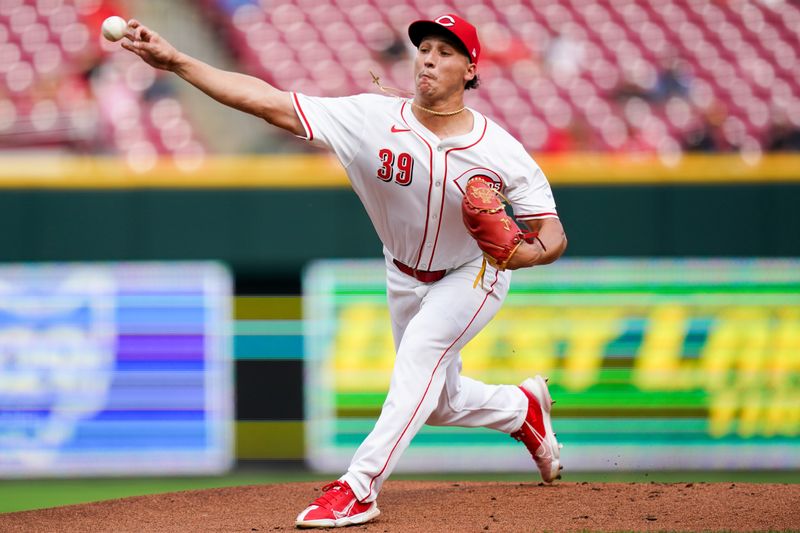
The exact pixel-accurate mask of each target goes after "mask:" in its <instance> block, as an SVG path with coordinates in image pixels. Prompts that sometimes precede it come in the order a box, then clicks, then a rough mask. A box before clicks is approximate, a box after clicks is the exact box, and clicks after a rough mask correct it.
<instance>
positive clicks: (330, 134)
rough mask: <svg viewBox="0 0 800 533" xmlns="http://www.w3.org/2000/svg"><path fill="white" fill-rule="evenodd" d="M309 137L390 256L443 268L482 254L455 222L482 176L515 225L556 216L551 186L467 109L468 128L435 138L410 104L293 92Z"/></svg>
mask: <svg viewBox="0 0 800 533" xmlns="http://www.w3.org/2000/svg"><path fill="white" fill-rule="evenodd" d="M293 100H294V105H295V110H296V112H297V115H298V117H300V119H301V121H302V123H303V126H304V128H305V131H306V138H307V139H308V140H310V141H312V142H314V143H319V144H322V145H324V146H326V147H328V148H330V149H332V150H333V151H334V152H335V153H336V155H337V157H338V158H339V161H341V163H342V165H344V168H345V169H346V171H347V175H348V176H349V178H350V182H351V183H352V186H353V189H354V190H355V192H356V194H358V196H359V198H360V199H361V201H362V202H363V204H364V207H365V208H366V210H367V214H368V215H369V217H370V219H371V220H372V224H373V225H374V226H375V230H376V231H377V233H378V236H379V238H380V239H381V241H382V242H383V244H384V246H385V247H386V250H387V251H388V253H389V254H391V256H392V257H393V258H395V259H397V260H399V261H401V262H402V263H405V264H406V265H408V266H410V267H412V268H414V269H419V270H444V269H451V268H455V267H457V266H460V265H463V264H464V263H466V262H467V261H469V260H471V259H474V258H475V257H478V256H480V255H481V252H480V249H479V248H478V245H477V243H476V242H475V240H474V239H473V238H472V237H471V236H470V235H469V233H467V230H466V228H465V227H464V223H463V221H462V218H461V200H462V198H463V195H464V192H463V191H464V186H465V184H466V182H467V180H469V179H470V178H472V177H474V176H478V175H480V176H484V177H485V178H487V179H488V180H490V181H491V182H492V183H493V185H494V186H495V187H496V188H497V189H498V190H500V191H501V192H502V193H503V194H505V196H506V197H507V198H508V199H509V201H510V202H511V205H512V207H513V209H514V213H515V216H516V217H517V218H518V219H521V220H525V219H535V218H549V217H557V214H556V207H555V202H554V200H553V195H552V192H551V191H550V185H549V184H548V182H547V180H546V179H545V176H544V174H543V173H542V170H541V169H540V168H539V166H538V165H537V164H536V162H535V161H534V160H533V159H532V158H531V157H530V155H528V153H527V152H526V151H525V149H524V148H523V146H522V145H521V144H520V143H519V142H518V141H517V140H516V139H514V138H513V137H512V136H511V135H510V134H509V133H508V132H506V131H505V130H504V129H503V128H501V127H500V126H498V125H497V124H496V123H494V122H492V121H491V120H489V119H487V118H486V117H485V116H483V115H482V114H480V113H478V112H477V111H473V110H471V109H469V110H468V112H471V113H472V114H473V117H474V126H473V128H472V131H471V132H469V133H467V134H465V135H459V136H457V137H450V138H447V139H444V140H440V139H439V138H438V137H437V136H436V135H434V134H433V133H432V132H430V131H429V130H428V129H427V128H425V126H423V125H422V124H421V123H420V122H419V121H418V120H417V119H416V118H415V117H414V114H413V113H412V112H411V109H412V107H411V102H410V101H409V100H404V99H400V98H394V97H387V96H382V95H377V94H361V95H356V96H350V97H344V98H316V97H308V96H304V95H301V94H294V95H293Z"/></svg>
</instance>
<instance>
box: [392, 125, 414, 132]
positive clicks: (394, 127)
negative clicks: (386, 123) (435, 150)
mask: <svg viewBox="0 0 800 533" xmlns="http://www.w3.org/2000/svg"><path fill="white" fill-rule="evenodd" d="M404 131H411V130H409V129H403V128H398V127H397V126H395V125H394V124H392V133H403V132H404Z"/></svg>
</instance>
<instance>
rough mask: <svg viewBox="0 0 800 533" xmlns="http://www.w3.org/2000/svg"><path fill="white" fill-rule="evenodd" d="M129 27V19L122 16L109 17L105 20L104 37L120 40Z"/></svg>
mask: <svg viewBox="0 0 800 533" xmlns="http://www.w3.org/2000/svg"><path fill="white" fill-rule="evenodd" d="M127 29H128V23H127V21H126V20H125V19H124V18H122V17H117V16H116V15H115V16H113V17H108V18H107V19H106V20H104V21H103V37H105V38H106V39H108V40H109V41H119V40H120V39H122V37H124V36H125V30H127Z"/></svg>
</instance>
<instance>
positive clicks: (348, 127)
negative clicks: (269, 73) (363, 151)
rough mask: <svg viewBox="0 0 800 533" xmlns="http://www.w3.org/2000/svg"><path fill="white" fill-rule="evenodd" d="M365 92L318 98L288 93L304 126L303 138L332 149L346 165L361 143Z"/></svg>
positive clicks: (353, 156)
mask: <svg viewBox="0 0 800 533" xmlns="http://www.w3.org/2000/svg"><path fill="white" fill-rule="evenodd" d="M366 96H367V95H355V96H347V97H341V98H322V97H314V96H306V95H303V94H300V93H292V101H293V103H294V109H295V112H296V113H297V116H298V117H299V118H300V122H302V124H303V128H304V129H305V133H306V134H305V137H304V138H305V139H306V140H308V141H311V142H312V143H315V144H318V145H322V146H324V147H326V148H329V149H331V150H333V152H334V153H335V154H336V156H337V157H338V158H339V161H341V162H342V164H343V165H344V166H345V167H346V166H348V165H349V164H350V163H351V162H352V161H353V159H354V158H355V156H356V154H357V153H358V149H359V147H360V146H361V142H362V133H363V131H364V121H365V119H366V114H367V110H368V105H367V102H366V101H365V100H366V98H365V97H366Z"/></svg>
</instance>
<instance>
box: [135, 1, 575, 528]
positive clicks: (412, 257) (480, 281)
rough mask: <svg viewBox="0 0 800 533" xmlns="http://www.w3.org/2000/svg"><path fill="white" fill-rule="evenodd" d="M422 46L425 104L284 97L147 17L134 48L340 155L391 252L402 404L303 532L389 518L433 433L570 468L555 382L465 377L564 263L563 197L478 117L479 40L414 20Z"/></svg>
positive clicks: (419, 80)
mask: <svg viewBox="0 0 800 533" xmlns="http://www.w3.org/2000/svg"><path fill="white" fill-rule="evenodd" d="M408 35H409V38H410V39H411V42H412V43H413V44H414V46H416V47H417V53H416V56H415V60H414V67H413V80H414V85H415V94H414V96H413V97H412V98H402V97H398V96H391V95H389V96H387V95H383V94H360V95H356V96H350V97H344V98H319V97H314V96H309V95H304V94H299V93H294V92H284V91H281V90H279V89H277V88H275V87H273V86H271V85H269V84H268V83H266V82H264V81H263V80H260V79H256V78H254V77H251V76H246V75H243V74H238V73H233V72H225V71H222V70H219V69H216V68H214V67H211V66H210V65H208V64H205V63H203V62H201V61H199V60H197V59H195V58H192V57H189V56H187V55H186V54H183V53H181V52H179V51H178V50H176V49H175V48H174V47H173V46H171V45H170V44H169V43H168V42H167V41H166V40H165V39H164V38H162V37H160V36H159V35H158V34H157V33H155V32H154V31H152V30H151V29H149V28H147V27H146V26H144V25H142V24H141V23H139V22H138V21H136V20H131V21H129V23H128V29H127V32H126V38H127V41H124V42H123V47H124V48H125V49H126V50H129V51H130V52H132V53H134V54H137V55H138V56H139V57H141V58H142V59H143V60H144V61H145V62H146V63H148V64H149V65H152V66H153V67H155V68H159V69H164V70H169V71H172V72H174V73H175V74H177V75H178V76H180V77H181V78H183V79H184V80H186V81H188V82H189V83H191V84H193V85H195V86H196V87H197V88H199V89H200V90H202V91H203V92H205V93H206V94H208V95H209V96H211V97H212V98H214V99H216V100H218V101H219V102H221V103H223V104H225V105H228V106H231V107H233V108H236V109H239V110H241V111H244V112H246V113H250V114H252V115H255V116H257V117H261V118H263V119H264V120H266V121H267V122H269V123H270V124H273V125H275V126H277V127H279V128H283V129H285V130H287V131H289V132H291V133H293V134H294V135H297V136H299V137H301V138H303V139H306V140H308V141H309V142H311V143H314V144H318V145H320V146H323V147H325V148H327V149H329V150H332V151H333V152H334V153H335V154H336V157H337V158H338V159H339V161H340V162H341V164H342V165H343V167H344V168H345V170H346V171H347V175H348V177H349V179H350V183H351V184H352V187H353V190H355V192H356V194H357V195H358V197H359V198H360V199H361V201H362V202H363V204H364V207H365V209H366V211H367V213H368V215H369V217H370V219H371V221H372V223H373V225H374V226H375V231H376V232H377V233H378V236H379V237H380V239H381V241H382V243H383V254H384V256H385V258H386V285H387V296H388V302H389V309H390V313H391V320H392V330H393V334H394V342H395V349H396V359H395V366H394V370H393V373H392V378H391V384H390V387H389V392H388V395H387V397H386V402H385V403H384V405H383V408H382V411H381V414H380V417H379V418H378V420H377V422H376V423H375V427H374V429H373V430H372V432H371V433H370V434H369V436H367V438H366V439H365V440H364V442H363V443H362V444H361V446H360V447H359V448H358V450H357V451H356V452H355V456H354V457H353V460H352V462H351V464H350V467H349V468H348V470H347V472H345V473H344V475H342V476H341V477H340V478H339V479H338V480H336V481H334V482H332V483H330V484H328V485H326V486H325V487H324V488H323V494H322V495H321V496H320V497H319V498H318V499H317V500H315V501H314V502H312V503H311V505H309V506H308V507H307V508H306V509H305V510H303V511H302V512H301V513H300V514H299V515H298V516H297V519H296V522H295V524H296V525H297V526H298V527H338V526H347V525H352V524H362V523H365V522H367V521H369V520H371V519H373V518H375V517H376V516H378V514H379V513H380V511H379V510H378V506H377V498H378V494H379V493H380V490H381V487H382V485H383V483H384V481H385V480H386V479H387V478H388V477H389V475H390V474H391V472H392V470H393V469H394V467H395V465H396V464H397V462H398V461H399V460H400V457H401V455H402V454H403V451H404V450H405V449H406V448H407V447H408V445H409V443H410V442H411V440H412V439H413V438H414V435H415V434H416V433H417V432H418V431H419V429H420V428H421V427H422V425H423V424H432V425H457V426H467V427H488V428H493V429H495V430H497V431H502V432H504V433H508V434H509V435H510V436H512V437H513V438H515V439H517V440H519V441H522V442H523V443H524V444H525V446H526V447H527V449H528V451H529V452H530V454H531V455H532V456H533V459H534V461H535V463H536V465H537V466H538V468H539V471H540V473H541V476H542V479H543V480H544V481H545V482H551V481H553V480H554V479H556V478H558V477H559V470H560V469H561V464H560V460H559V447H560V445H559V444H558V442H557V441H556V438H555V434H554V433H553V429H552V426H551V422H550V409H551V404H552V400H551V398H550V394H549V392H548V390H547V385H546V383H545V380H544V379H543V378H541V377H540V376H535V377H533V378H530V379H527V380H525V381H524V382H523V383H522V384H521V385H520V386H514V385H489V384H486V383H481V382H479V381H476V380H473V379H470V378H468V377H465V376H462V375H461V357H460V352H461V349H462V348H463V347H464V345H466V344H467V343H468V342H469V341H470V339H472V338H473V337H474V336H475V335H476V334H477V333H478V332H479V331H480V330H481V329H482V328H483V327H484V326H485V325H486V324H487V323H488V322H489V320H491V318H492V317H493V316H494V315H495V314H496V313H497V311H498V310H499V308H500V306H501V305H502V303H503V300H504V298H505V297H506V294H507V292H508V288H509V283H510V282H511V271H512V270H514V269H518V268H523V267H531V266H535V265H544V264H548V263H551V262H553V261H555V260H556V259H558V258H559V257H560V256H561V254H562V253H563V252H564V249H565V248H566V245H567V241H566V237H565V235H564V230H563V228H562V225H561V222H560V221H559V218H558V215H557V213H556V207H555V202H554V200H553V194H552V192H551V190H550V185H549V184H548V182H547V179H546V178H545V176H544V174H543V173H542V170H541V169H540V168H539V166H538V165H537V164H536V162H534V161H533V159H531V157H530V156H529V155H528V153H527V152H526V151H525V149H524V148H523V146H522V145H521V144H520V143H519V142H518V141H517V140H516V139H514V138H513V137H512V136H511V135H510V134H509V133H507V132H506V131H505V130H503V129H502V128H501V127H500V126H498V125H497V124H496V123H495V122H493V121H492V120H490V119H489V118H487V117H485V116H484V115H482V114H480V113H478V112H477V111H475V110H473V109H470V108H467V107H465V105H464V92H465V91H466V90H468V89H472V88H476V87H477V86H478V83H479V80H478V73H477V69H478V61H479V59H480V53H481V46H480V42H479V41H478V35H477V32H476V29H475V27H474V26H472V25H471V24H470V23H468V22H467V21H465V20H463V19H462V18H460V17H458V16H457V15H454V14H445V15H442V16H440V17H438V18H436V19H435V20H420V21H416V22H414V23H412V24H411V25H410V26H409V28H408ZM503 200H507V202H508V203H509V204H510V205H511V207H512V208H513V211H514V213H515V217H516V219H517V220H520V221H522V222H523V224H524V226H525V227H524V229H523V228H520V227H519V226H518V225H517V222H516V221H515V220H514V219H513V218H511V217H510V216H508V215H507V214H506V210H505V203H504V201H503Z"/></svg>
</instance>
